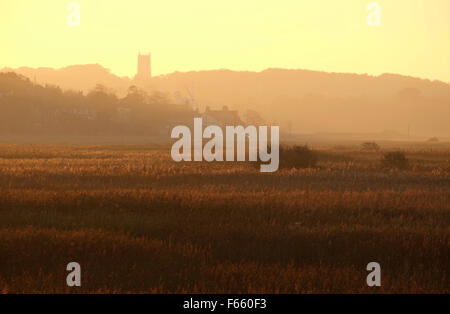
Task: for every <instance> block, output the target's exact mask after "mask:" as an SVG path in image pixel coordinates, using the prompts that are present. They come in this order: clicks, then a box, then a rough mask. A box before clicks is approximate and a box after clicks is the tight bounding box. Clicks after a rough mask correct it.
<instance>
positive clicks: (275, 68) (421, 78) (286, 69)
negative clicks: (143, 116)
mask: <svg viewBox="0 0 450 314" xmlns="http://www.w3.org/2000/svg"><path fill="white" fill-rule="evenodd" d="M90 65H97V66H100V67H102V68H103V69H105V70H107V71H108V72H109V73H110V74H112V75H114V76H116V77H118V78H121V79H125V78H127V79H130V80H133V79H134V78H135V76H136V75H134V76H128V75H123V76H121V75H119V74H117V73H115V72H113V71H112V70H111V69H110V68H107V67H105V66H104V65H102V64H101V63H98V62H96V63H80V64H71V65H66V66H62V67H49V66H39V67H32V66H27V65H23V66H19V67H16V68H14V67H9V66H3V67H2V68H0V71H3V70H5V69H11V70H13V71H14V70H18V69H21V68H28V69H32V70H38V69H52V70H55V71H57V70H63V69H66V68H70V67H76V66H90ZM268 70H285V71H307V72H320V73H327V74H348V75H358V76H370V77H376V78H378V77H381V76H383V75H398V76H403V77H407V78H414V79H420V80H424V81H430V82H440V83H444V84H447V85H450V82H446V81H444V80H442V79H432V78H425V77H420V76H412V75H407V74H401V73H392V72H383V73H381V74H378V75H377V74H369V73H367V72H366V73H357V72H333V71H331V72H330V71H326V70H311V69H304V68H282V67H268V68H265V69H263V70H259V71H254V70H232V69H227V68H215V69H206V70H205V69H204V70H188V71H179V70H174V71H172V72H167V73H162V74H158V75H155V76H152V78H156V77H161V76H165V75H171V74H175V73H191V72H213V71H230V72H248V73H262V72H265V71H268Z"/></svg>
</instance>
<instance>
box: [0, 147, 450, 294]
mask: <svg viewBox="0 0 450 314" xmlns="http://www.w3.org/2000/svg"><path fill="white" fill-rule="evenodd" d="M391 146H392V145H391ZM397 146H399V147H400V149H404V150H405V151H406V152H407V157H408V158H409V160H410V168H409V169H408V170H404V171H397V170H386V169H382V168H381V167H380V164H379V160H380V155H381V154H380V153H363V152H361V151H360V150H359V147H358V146H352V145H348V146H342V145H341V146H331V145H330V146H326V147H325V146H323V147H317V149H319V150H320V152H321V153H320V155H319V164H318V167H316V168H314V169H282V170H279V171H278V172H276V173H271V174H264V173H260V172H259V169H258V167H255V166H254V165H250V164H247V163H240V164H238V163H214V164H208V163H183V164H176V163H174V162H173V161H171V159H170V156H169V149H168V148H167V149H166V148H164V149H163V148H161V147H160V148H156V147H151V146H145V145H133V146H131V145H130V146H124V145H122V146H114V145H102V146H82V145H23V144H21V145H14V144H0V292H3V293H15V292H37V293H49V292H58V293H65V292H88V293H104V292H113V293H121V292H141V293H162V292H169V293H171V292H186V293H194V292H204V293H220V292H224V293H229V292H233V293H318V292H339V293H348V292H356V293H360V292H377V293H378V292H388V293H398V292H404V293H417V292H424V293H431V292H437V293H444V292H446V293H449V292H450V284H449V280H450V145H449V144H436V145H433V146H432V147H431V146H427V145H424V146H418V145H416V146H414V145H411V144H405V145H403V146H401V145H400V144H398V145H397ZM382 148H383V149H384V147H383V146H382ZM389 149H391V147H389ZM72 261H76V262H78V263H80V264H81V267H82V287H81V288H69V287H67V286H66V276H67V273H68V272H67V271H66V265H67V264H68V263H69V262H72ZM372 261H375V262H379V263H380V264H381V268H382V287H379V288H369V287H367V285H366V276H367V274H368V272H367V271H366V265H367V264H368V263H369V262H372Z"/></svg>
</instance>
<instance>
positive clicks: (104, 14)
mask: <svg viewBox="0 0 450 314" xmlns="http://www.w3.org/2000/svg"><path fill="white" fill-rule="evenodd" d="M69 2H71V1H65V0H39V1H36V0H0V67H14V68H15V67H20V66H31V67H39V66H47V67H64V66H67V65H72V64H88V63H99V64H102V65H103V66H105V67H107V68H109V69H111V71H112V72H113V73H115V74H118V75H127V76H133V75H134V74H135V72H136V55H137V53H138V52H139V51H141V52H147V51H150V52H151V53H152V68H153V75H158V74H165V73H170V72H173V71H190V70H209V69H220V68H227V69H232V70H250V71H260V70H263V69H266V68H270V67H280V68H301V69H311V70H323V71H328V72H352V73H369V74H374V75H378V74H381V73H385V72H389V73H400V74H405V75H411V76H417V77H423V78H430V79H439V80H442V81H446V82H450V1H449V0H378V1H375V2H377V3H379V5H380V7H381V25H380V27H370V26H369V25H368V24H367V22H366V18H367V15H368V14H369V12H368V11H367V4H368V3H369V2H371V1H370V0H339V1H336V0H278V1H275V0H270V1H267V0H220V1H219V0H158V1H156V0H126V1H120V0H79V1H76V2H78V3H79V4H80V8H81V12H80V18H81V19H80V26H78V27H70V26H69V25H68V24H67V21H66V20H67V15H68V14H69V13H70V12H69V11H68V10H67V4H68V3H69Z"/></svg>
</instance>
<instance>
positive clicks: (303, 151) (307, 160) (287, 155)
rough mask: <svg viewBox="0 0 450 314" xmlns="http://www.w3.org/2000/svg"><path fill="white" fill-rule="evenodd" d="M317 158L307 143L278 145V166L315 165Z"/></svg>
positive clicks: (297, 166)
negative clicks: (301, 144) (302, 144)
mask: <svg viewBox="0 0 450 314" xmlns="http://www.w3.org/2000/svg"><path fill="white" fill-rule="evenodd" d="M317 159H318V158H317V153H316V152H314V151H312V150H311V149H310V148H309V147H308V146H307V145H304V146H298V145H295V146H281V147H280V168H311V167H315V166H316V165H317Z"/></svg>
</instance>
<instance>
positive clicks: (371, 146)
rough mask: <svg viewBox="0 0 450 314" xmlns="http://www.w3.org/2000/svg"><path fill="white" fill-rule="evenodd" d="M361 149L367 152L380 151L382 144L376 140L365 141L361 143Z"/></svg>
mask: <svg viewBox="0 0 450 314" xmlns="http://www.w3.org/2000/svg"><path fill="white" fill-rule="evenodd" d="M361 146H362V147H361V150H362V151H365V152H378V151H380V146H379V145H378V144H377V143H375V142H365V143H362V144H361Z"/></svg>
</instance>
